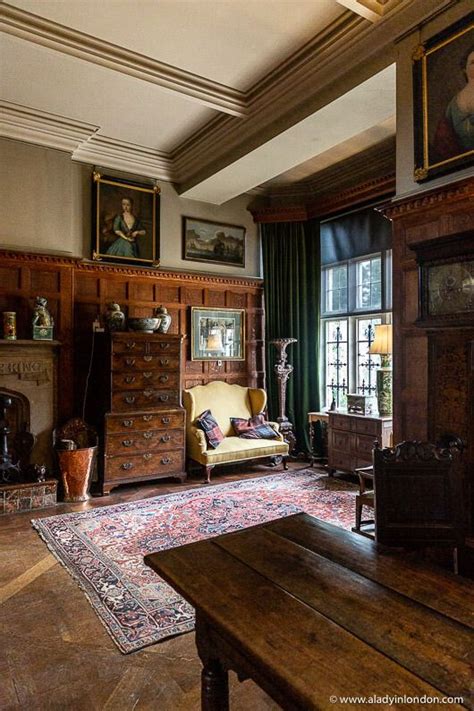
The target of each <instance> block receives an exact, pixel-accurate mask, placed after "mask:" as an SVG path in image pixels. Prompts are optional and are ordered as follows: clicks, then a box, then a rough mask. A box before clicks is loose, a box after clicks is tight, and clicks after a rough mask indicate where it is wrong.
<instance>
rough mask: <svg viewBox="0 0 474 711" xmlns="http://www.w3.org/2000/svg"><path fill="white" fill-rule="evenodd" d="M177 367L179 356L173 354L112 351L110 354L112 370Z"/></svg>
mask: <svg viewBox="0 0 474 711" xmlns="http://www.w3.org/2000/svg"><path fill="white" fill-rule="evenodd" d="M178 369H179V357H178V356H174V355H158V354H156V353H155V354H152V353H148V354H140V353H137V354H133V355H132V354H130V355H127V354H125V353H114V354H113V355H112V370H119V371H120V370H122V371H128V372H130V371H133V372H135V371H136V370H146V371H149V370H175V371H178Z"/></svg>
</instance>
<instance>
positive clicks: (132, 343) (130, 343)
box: [125, 341, 137, 351]
mask: <svg viewBox="0 0 474 711" xmlns="http://www.w3.org/2000/svg"><path fill="white" fill-rule="evenodd" d="M136 345H137V344H136V343H135V341H127V342H126V343H125V347H126V348H127V350H129V351H131V350H132V349H133V348H135V346H136Z"/></svg>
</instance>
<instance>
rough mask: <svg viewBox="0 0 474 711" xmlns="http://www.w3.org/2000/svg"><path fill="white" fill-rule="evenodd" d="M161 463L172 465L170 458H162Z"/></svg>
mask: <svg viewBox="0 0 474 711" xmlns="http://www.w3.org/2000/svg"><path fill="white" fill-rule="evenodd" d="M161 463H162V464H171V459H170V458H169V457H162V458H161Z"/></svg>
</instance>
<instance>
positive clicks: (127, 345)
mask: <svg viewBox="0 0 474 711" xmlns="http://www.w3.org/2000/svg"><path fill="white" fill-rule="evenodd" d="M145 348H146V344H145V342H144V341H139V340H138V339H136V338H134V336H133V335H132V334H130V336H129V337H127V338H125V339H124V338H120V339H118V338H114V339H113V341H112V350H113V352H114V353H127V354H130V353H133V354H136V353H144V352H145Z"/></svg>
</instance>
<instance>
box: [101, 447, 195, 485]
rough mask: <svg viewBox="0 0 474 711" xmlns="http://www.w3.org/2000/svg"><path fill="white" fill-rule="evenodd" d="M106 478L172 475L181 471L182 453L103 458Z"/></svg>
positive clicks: (150, 453)
mask: <svg viewBox="0 0 474 711" xmlns="http://www.w3.org/2000/svg"><path fill="white" fill-rule="evenodd" d="M105 462H106V469H107V478H110V479H129V478H130V479H131V478H133V477H141V476H152V475H153V474H156V475H157V476H163V475H164V474H168V473H169V474H173V473H175V472H179V471H181V470H182V469H183V465H184V453H183V452H182V451H181V452H173V451H165V452H148V451H147V452H144V453H142V454H130V455H128V454H127V455H122V456H119V457H107V456H106V458H105Z"/></svg>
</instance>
